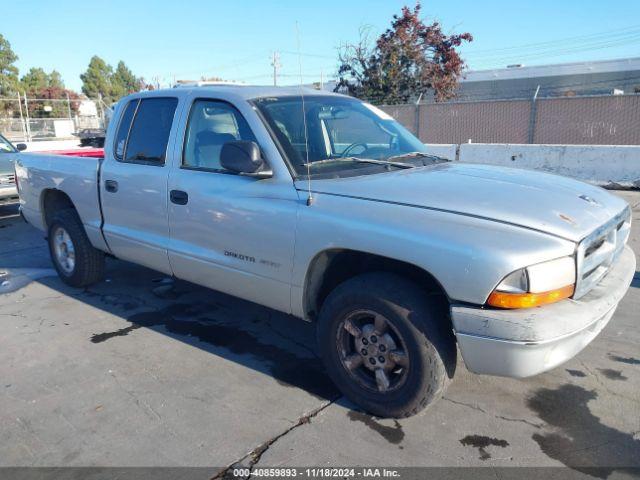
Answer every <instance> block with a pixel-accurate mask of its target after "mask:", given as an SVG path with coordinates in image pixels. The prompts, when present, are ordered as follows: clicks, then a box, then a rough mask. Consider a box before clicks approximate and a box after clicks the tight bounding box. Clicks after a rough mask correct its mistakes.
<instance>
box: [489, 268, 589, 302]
mask: <svg viewBox="0 0 640 480" xmlns="http://www.w3.org/2000/svg"><path fill="white" fill-rule="evenodd" d="M575 283H576V262H575V259H574V258H573V257H562V258H557V259H555V260H551V261H550V262H544V263H538V264H536V265H531V266H530V267H527V268H522V269H520V270H516V271H515V272H513V273H511V274H509V275H507V276H506V277H505V278H504V280H502V282H500V284H499V285H498V286H497V287H496V288H495V290H494V291H493V292H491V295H489V299H488V300H487V305H490V306H492V307H498V308H531V307H538V306H540V305H546V304H548V303H553V302H557V301H558V300H563V299H565V298H569V297H570V296H571V295H573V291H574V289H575Z"/></svg>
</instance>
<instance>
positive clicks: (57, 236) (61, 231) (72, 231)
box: [48, 209, 105, 287]
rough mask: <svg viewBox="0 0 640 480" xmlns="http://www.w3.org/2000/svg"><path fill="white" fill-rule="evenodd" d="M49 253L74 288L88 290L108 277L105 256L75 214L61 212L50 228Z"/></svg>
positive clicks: (69, 210)
mask: <svg viewBox="0 0 640 480" xmlns="http://www.w3.org/2000/svg"><path fill="white" fill-rule="evenodd" d="M48 241H49V253H50V254H51V261H52V262H53V266H54V267H55V269H56V271H57V272H58V275H59V276H60V278H61V279H62V281H63V282H64V283H66V284H67V285H70V286H72V287H86V286H89V285H91V284H93V283H96V282H99V281H100V280H102V278H103V276H104V263H105V262H104V253H103V252H101V251H100V250H98V249H96V248H94V247H93V245H91V242H90V241H89V238H88V237H87V233H86V232H85V230H84V227H83V225H82V222H81V221H80V217H78V214H77V213H76V211H75V210H71V209H66V210H61V211H59V212H57V213H56V214H55V215H54V217H53V220H52V221H51V224H50V225H49V234H48Z"/></svg>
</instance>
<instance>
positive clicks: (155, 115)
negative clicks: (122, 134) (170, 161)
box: [116, 97, 178, 166]
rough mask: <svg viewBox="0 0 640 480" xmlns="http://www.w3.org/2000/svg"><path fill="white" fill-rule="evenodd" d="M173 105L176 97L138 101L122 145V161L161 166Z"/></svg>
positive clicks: (174, 109) (173, 109) (176, 101)
mask: <svg viewBox="0 0 640 480" xmlns="http://www.w3.org/2000/svg"><path fill="white" fill-rule="evenodd" d="M177 106H178V99H177V98H164V97H162V98H161V97H157V98H146V99H142V100H140V103H139V105H138V107H137V109H136V111H135V115H134V118H133V124H132V125H131V129H130V131H129V136H128V140H127V141H126V143H125V147H124V153H123V155H124V160H123V161H124V162H128V163H140V164H143V165H154V166H163V165H164V163H165V159H166V154H167V145H168V143H169V132H170V131H171V125H172V124H173V117H174V115H175V112H176V107H177ZM126 114H127V111H125V115H126ZM123 120H124V117H123ZM118 133H119V132H118ZM116 153H117V149H116Z"/></svg>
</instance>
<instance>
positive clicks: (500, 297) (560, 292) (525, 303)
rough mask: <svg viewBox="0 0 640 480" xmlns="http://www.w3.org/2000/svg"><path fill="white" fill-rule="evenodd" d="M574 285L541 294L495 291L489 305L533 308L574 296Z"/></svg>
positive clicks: (490, 296)
mask: <svg viewBox="0 0 640 480" xmlns="http://www.w3.org/2000/svg"><path fill="white" fill-rule="evenodd" d="M573 291H574V285H567V286H566V287H562V288H558V289H556V290H550V291H548V292H541V293H508V292H499V291H497V290H496V291H494V292H493V293H492V294H491V295H489V299H488V300H487V305H490V306H492V307H498V308H532V307H539V306H540V305H547V304H549V303H554V302H557V301H559V300H563V299H565V298H569V297H570V296H571V295H573Z"/></svg>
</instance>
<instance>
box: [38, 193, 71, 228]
mask: <svg viewBox="0 0 640 480" xmlns="http://www.w3.org/2000/svg"><path fill="white" fill-rule="evenodd" d="M64 209H73V210H75V209H76V207H75V205H74V204H73V202H72V201H71V199H70V198H69V196H68V195H67V194H66V193H64V192H62V191H60V190H56V189H48V190H45V191H44V192H43V193H42V215H43V217H44V224H45V226H46V227H48V226H49V225H50V224H51V220H52V219H53V216H54V215H55V213H56V212H58V211H60V210H64Z"/></svg>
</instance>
